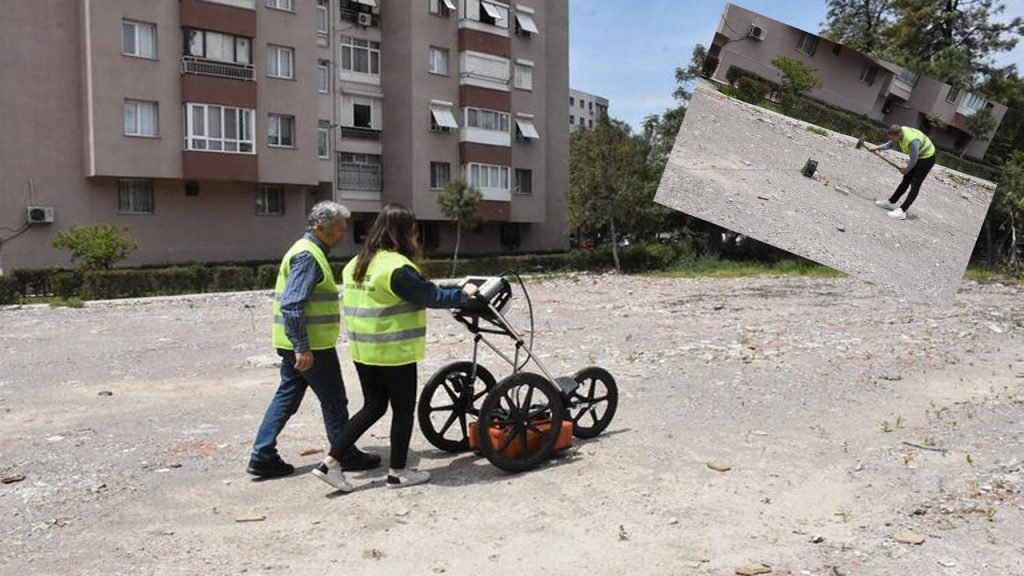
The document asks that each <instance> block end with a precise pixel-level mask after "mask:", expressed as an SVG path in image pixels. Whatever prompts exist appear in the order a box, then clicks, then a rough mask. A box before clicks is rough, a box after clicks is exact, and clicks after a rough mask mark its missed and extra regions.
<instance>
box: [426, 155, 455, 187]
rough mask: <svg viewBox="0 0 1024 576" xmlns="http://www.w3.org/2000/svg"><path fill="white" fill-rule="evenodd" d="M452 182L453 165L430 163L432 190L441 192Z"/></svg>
mask: <svg viewBox="0 0 1024 576" xmlns="http://www.w3.org/2000/svg"><path fill="white" fill-rule="evenodd" d="M451 181H452V165H451V164H449V163H447V162H431V163H430V188H431V189H432V190H440V189H442V188H444V187H445V186H447V185H448V183H449V182H451Z"/></svg>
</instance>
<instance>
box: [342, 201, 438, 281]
mask: <svg viewBox="0 0 1024 576" xmlns="http://www.w3.org/2000/svg"><path fill="white" fill-rule="evenodd" d="M416 234H417V229H416V215H415V214H413V212H412V210H409V209H408V208H406V207H405V206H402V205H401V204H395V203H390V202H389V203H387V204H385V205H384V207H383V208H381V210H380V214H378V215H377V220H376V221H374V223H373V226H371V227H370V231H369V232H368V233H367V234H366V239H365V240H363V249H362V250H360V251H359V256H357V258H358V262H357V263H356V270H355V274H353V277H354V278H355V281H356V282H362V281H364V280H365V279H366V269H367V268H369V267H370V261H371V260H373V257H374V256H375V255H376V254H377V251H378V250H392V251H394V252H398V253H399V254H401V255H402V256H405V257H406V258H408V259H410V260H412V261H414V262H416V261H418V260H419V259H420V258H421V257H422V252H421V251H420V243H419V241H417V239H416Z"/></svg>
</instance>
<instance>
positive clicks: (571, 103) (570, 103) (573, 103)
mask: <svg viewBox="0 0 1024 576" xmlns="http://www.w3.org/2000/svg"><path fill="white" fill-rule="evenodd" d="M575 104H576V99H575V98H573V97H572V96H569V106H573V105H575Z"/></svg>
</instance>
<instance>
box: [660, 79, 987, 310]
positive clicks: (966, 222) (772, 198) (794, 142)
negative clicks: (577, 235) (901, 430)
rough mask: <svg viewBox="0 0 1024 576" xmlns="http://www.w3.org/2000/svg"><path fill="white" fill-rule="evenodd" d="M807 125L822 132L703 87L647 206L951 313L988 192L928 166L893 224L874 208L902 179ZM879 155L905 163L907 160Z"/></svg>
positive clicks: (847, 142) (846, 141) (844, 140)
mask: <svg viewBox="0 0 1024 576" xmlns="http://www.w3.org/2000/svg"><path fill="white" fill-rule="evenodd" d="M809 127H811V128H814V129H815V130H819V131H821V130H822V129H821V128H817V127H813V126H811V125H810V124H807V123H805V122H800V121H798V120H794V119H792V118H789V117H786V116H782V115H780V114H776V113H774V112H771V111H768V110H765V109H763V108H759V107H757V106H753V105H750V104H746V103H744V102H740V101H738V100H733V99H730V98H728V97H726V96H724V95H723V94H720V93H718V92H717V91H715V90H714V89H713V88H710V87H708V86H707V85H706V84H701V85H700V86H699V87H698V89H697V90H696V92H695V94H694V97H693V99H692V100H691V102H690V107H689V109H688V110H687V113H686V118H685V120H684V121H683V126H682V128H681V129H680V130H679V135H678V136H677V139H676V144H675V147H674V148H673V150H672V154H671V156H670V158H669V162H668V165H667V167H666V169H665V174H664V176H663V178H662V181H661V186H660V187H659V189H658V193H657V195H656V196H655V200H656V201H658V202H659V203H661V204H664V205H666V206H669V207H671V208H673V209H676V210H679V211H681V212H685V213H687V214H690V215H692V216H696V217H698V218H701V219H703V220H707V221H710V222H713V223H715V224H718V225H719V226H722V227H725V228H728V229H730V230H733V231H735V232H738V233H740V234H743V235H745V236H749V237H751V238H755V239H757V240H760V241H762V242H765V243H768V244H771V245H773V246H777V247H779V248H781V249H783V250H786V251H788V252H792V253H794V254H799V255H800V256H803V257H805V258H809V259H812V260H815V261H817V262H820V263H822V264H825V265H826V266H829V267H832V268H835V269H837V270H842V271H844V272H847V273H849V274H852V275H854V276H857V277H859V278H861V279H862V280H866V281H869V282H873V283H876V284H878V285H881V286H887V287H891V288H897V289H899V290H900V291H901V292H902V293H903V294H904V295H906V297H908V298H914V299H916V300H919V301H921V302H925V303H933V304H941V305H948V304H949V302H951V301H952V299H953V297H954V295H955V294H956V291H957V288H958V287H959V286H960V280H961V279H962V278H963V275H964V270H965V269H966V267H967V262H968V260H969V259H970V256H971V251H972V250H973V248H974V244H975V241H976V239H977V237H978V233H979V231H980V230H981V225H982V223H983V222H984V219H985V214H986V212H987V211H988V206H989V203H990V202H991V200H992V196H993V193H994V190H995V185H994V184H991V183H987V182H984V181H981V180H976V179H973V178H969V177H965V176H964V175H961V174H960V173H958V172H953V171H949V170H947V169H945V168H942V167H941V166H936V167H935V168H934V169H933V170H932V171H931V173H930V174H929V176H928V178H927V179H926V180H925V182H924V184H923V185H922V187H921V193H920V194H919V195H918V197H917V200H916V201H915V202H914V205H913V206H912V207H911V208H910V213H909V216H908V218H907V220H905V221H898V220H893V219H891V218H889V217H888V216H886V214H885V211H884V210H883V209H881V208H879V207H878V206H876V205H875V204H874V200H875V199H876V198H877V199H888V197H889V196H890V195H891V194H892V192H893V190H895V189H896V186H897V185H898V184H899V182H900V179H901V178H902V176H901V175H900V173H899V172H898V171H897V170H896V169H894V168H892V167H890V166H888V165H887V164H885V162H884V161H882V160H881V159H880V158H878V157H876V156H875V155H873V154H871V153H869V152H867V151H866V150H856V149H855V145H856V142H857V139H856V138H850V137H848V136H844V135H842V134H838V133H835V132H828V131H824V132H826V133H827V136H823V135H821V134H818V133H815V132H812V131H811V130H808V128H809ZM874 144H880V142H875V143H874ZM885 154H887V156H888V157H889V158H890V159H891V160H894V161H896V162H897V164H899V165H901V166H902V165H905V164H906V156H905V155H901V154H894V153H893V154H890V153H885ZM898 156H901V158H898ZM809 158H812V159H814V160H816V161H817V162H818V170H817V172H816V173H815V178H813V179H811V178H806V177H804V176H803V175H802V174H801V170H802V169H803V167H804V163H805V162H807V160H808V159H809ZM904 198H905V197H904Z"/></svg>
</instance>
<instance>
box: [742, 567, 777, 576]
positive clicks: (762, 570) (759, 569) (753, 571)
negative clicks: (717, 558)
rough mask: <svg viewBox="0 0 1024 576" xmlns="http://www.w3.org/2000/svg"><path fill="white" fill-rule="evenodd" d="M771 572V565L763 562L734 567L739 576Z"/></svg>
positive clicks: (754, 575) (752, 575)
mask: <svg viewBox="0 0 1024 576" xmlns="http://www.w3.org/2000/svg"><path fill="white" fill-rule="evenodd" d="M771 572H772V568H771V566H768V565H765V564H758V565H757V566H754V565H752V564H746V565H743V566H737V567H736V573H737V574H739V575H740V576H757V574H771Z"/></svg>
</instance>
